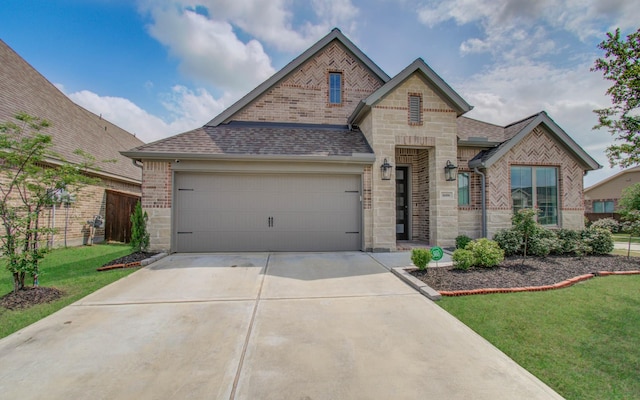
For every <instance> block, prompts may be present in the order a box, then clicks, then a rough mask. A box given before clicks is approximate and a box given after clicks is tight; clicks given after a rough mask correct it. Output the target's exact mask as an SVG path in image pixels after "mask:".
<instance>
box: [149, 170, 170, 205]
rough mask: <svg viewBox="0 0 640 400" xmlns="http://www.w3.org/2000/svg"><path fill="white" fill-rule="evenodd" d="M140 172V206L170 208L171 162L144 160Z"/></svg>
mask: <svg viewBox="0 0 640 400" xmlns="http://www.w3.org/2000/svg"><path fill="white" fill-rule="evenodd" d="M142 174H143V179H142V182H143V184H142V208H143V209H150V208H171V164H170V163H168V162H166V161H145V162H144V164H143V170H142Z"/></svg>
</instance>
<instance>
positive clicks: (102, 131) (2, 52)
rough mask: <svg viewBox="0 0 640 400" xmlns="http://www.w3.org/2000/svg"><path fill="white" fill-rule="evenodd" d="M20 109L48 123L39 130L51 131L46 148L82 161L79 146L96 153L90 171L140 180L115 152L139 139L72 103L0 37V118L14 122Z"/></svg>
mask: <svg viewBox="0 0 640 400" xmlns="http://www.w3.org/2000/svg"><path fill="white" fill-rule="evenodd" d="M21 112H25V113H27V114H29V115H31V116H34V117H38V118H42V119H46V120H48V121H49V122H50V123H51V126H50V127H48V128H46V129H45V130H44V131H43V133H45V134H49V135H51V136H52V138H53V141H52V142H53V147H52V150H53V151H54V152H56V153H58V154H59V155H60V156H61V157H62V158H64V159H66V160H67V161H69V162H77V163H79V162H82V158H81V157H80V156H78V155H76V154H74V151H75V150H77V149H81V150H83V151H85V152H86V153H89V154H91V155H92V156H94V157H95V158H96V164H97V167H98V168H100V171H96V174H98V175H104V176H110V177H113V178H116V179H121V180H126V181H130V182H135V183H139V182H140V181H141V180H142V171H141V170H140V168H137V167H136V166H134V165H133V164H132V163H131V160H130V159H128V158H126V157H124V156H122V155H121V154H120V153H119V151H121V150H126V149H130V148H132V147H136V146H140V145H141V144H143V143H144V142H142V141H141V140H140V139H138V138H136V137H135V136H134V135H132V134H130V133H129V132H127V131H125V130H123V129H121V128H119V127H117V126H116V125H113V124H112V123H110V122H109V121H107V120H105V119H103V118H101V117H99V116H97V115H95V114H93V113H91V112H89V111H87V110H85V109H84V108H82V107H80V106H78V105H77V104H75V103H74V102H73V101H71V100H70V99H69V98H68V97H67V96H66V95H65V94H64V93H62V92H61V91H60V90H58V89H57V88H56V87H55V86H54V85H53V84H51V82H49V81H48V80H47V79H46V78H45V77H44V76H42V75H41V74H40V73H39V72H38V71H36V70H35V69H34V68H33V67H32V66H31V65H29V64H28V63H27V62H26V61H25V60H23V59H22V58H21V57H20V56H19V55H18V54H17V53H16V52H14V51H13V50H12V49H11V48H10V47H9V46H8V45H7V44H6V43H4V42H3V41H2V40H0V121H3V122H9V121H14V122H15V119H14V116H15V115H16V114H17V113H21ZM103 160H115V162H102V161H103ZM53 161H55V160H53Z"/></svg>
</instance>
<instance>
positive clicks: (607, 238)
mask: <svg viewBox="0 0 640 400" xmlns="http://www.w3.org/2000/svg"><path fill="white" fill-rule="evenodd" d="M582 241H583V242H584V243H585V244H586V245H587V246H589V247H591V252H592V253H593V254H598V255H601V254H609V253H611V252H612V251H613V235H612V234H611V232H609V231H608V230H606V229H600V228H589V229H585V230H583V231H582Z"/></svg>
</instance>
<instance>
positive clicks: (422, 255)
mask: <svg viewBox="0 0 640 400" xmlns="http://www.w3.org/2000/svg"><path fill="white" fill-rule="evenodd" d="M411 261H412V262H413V264H414V265H415V266H416V267H418V269H419V270H424V269H426V268H427V264H429V261H431V252H430V251H429V250H427V249H413V250H411Z"/></svg>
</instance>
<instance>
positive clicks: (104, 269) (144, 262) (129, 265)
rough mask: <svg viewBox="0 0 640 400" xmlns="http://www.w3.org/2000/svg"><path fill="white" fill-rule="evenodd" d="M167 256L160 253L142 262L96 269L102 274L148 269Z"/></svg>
mask: <svg viewBox="0 0 640 400" xmlns="http://www.w3.org/2000/svg"><path fill="white" fill-rule="evenodd" d="M166 256H167V253H158V254H156V255H154V256H151V257H149V258H145V259H144V260H142V261H134V262H130V263H126V264H113V265H107V266H106V267H100V268H96V271H99V272H102V271H111V270H112V269H120V268H135V267H146V266H147V265H149V264H151V263H154V262H156V261H158V260H160V259H161V258H164V257H166Z"/></svg>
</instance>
